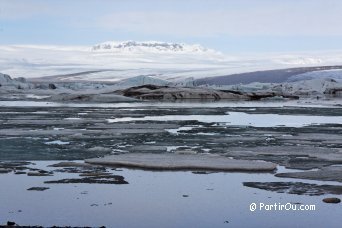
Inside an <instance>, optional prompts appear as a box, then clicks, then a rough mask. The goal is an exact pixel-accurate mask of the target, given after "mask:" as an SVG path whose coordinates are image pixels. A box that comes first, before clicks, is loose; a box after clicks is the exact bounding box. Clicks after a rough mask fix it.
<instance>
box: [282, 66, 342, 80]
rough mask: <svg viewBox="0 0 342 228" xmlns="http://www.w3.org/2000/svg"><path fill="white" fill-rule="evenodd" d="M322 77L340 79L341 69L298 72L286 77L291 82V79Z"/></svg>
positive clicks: (341, 77) (341, 78) (341, 75)
mask: <svg viewBox="0 0 342 228" xmlns="http://www.w3.org/2000/svg"><path fill="white" fill-rule="evenodd" d="M324 78H330V79H334V80H340V81H342V69H337V70H321V71H313V72H307V73H304V74H298V75H295V76H292V77H290V78H289V79H288V81H289V82H292V81H301V80H311V79H324Z"/></svg>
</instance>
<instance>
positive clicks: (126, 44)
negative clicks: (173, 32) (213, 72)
mask: <svg viewBox="0 0 342 228" xmlns="http://www.w3.org/2000/svg"><path fill="white" fill-rule="evenodd" d="M92 50H93V51H105V52H108V51H110V52H119V53H120V52H150V53H151V52H152V53H163V52H169V53H210V54H218V55H219V54H221V53H219V52H217V51H214V50H212V49H207V48H204V47H202V46H201V45H199V44H192V45H189V44H184V43H167V42H159V41H144V42H137V41H122V42H116V41H110V42H104V43H101V44H97V45H94V46H93V47H92Z"/></svg>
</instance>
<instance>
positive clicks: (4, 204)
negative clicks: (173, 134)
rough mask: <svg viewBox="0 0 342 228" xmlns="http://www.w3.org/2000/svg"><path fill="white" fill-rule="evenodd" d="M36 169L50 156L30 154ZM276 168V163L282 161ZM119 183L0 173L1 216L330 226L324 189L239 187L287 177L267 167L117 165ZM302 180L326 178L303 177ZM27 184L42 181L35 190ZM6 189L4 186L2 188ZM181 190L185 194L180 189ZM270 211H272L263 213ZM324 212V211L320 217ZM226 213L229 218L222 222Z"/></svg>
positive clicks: (140, 223) (334, 219) (334, 220)
mask: <svg viewBox="0 0 342 228" xmlns="http://www.w3.org/2000/svg"><path fill="white" fill-rule="evenodd" d="M35 163H36V164H37V165H36V166H33V167H38V168H41V169H44V170H47V171H49V170H52V169H53V168H51V167H46V166H47V165H49V164H53V163H55V162H53V161H49V162H41V161H39V162H35ZM282 170H284V169H283V168H282ZM110 172H113V173H114V174H117V175H122V176H124V177H125V180H126V181H128V182H129V184H126V185H110V184H109V185H107V184H102V185H101V184H44V183H43V182H44V181H46V180H57V179H62V178H76V177H78V174H71V173H57V172H54V176H47V177H29V176H26V175H14V174H12V173H11V174H2V175H0V181H1V183H6V187H1V188H0V202H1V204H0V214H1V221H0V222H1V223H4V221H8V220H9V221H15V222H17V223H18V224H21V225H27V224H29V225H44V226H52V225H59V226H66V225H71V226H102V225H105V226H107V227H227V226H228V225H229V226H231V227H258V226H262V227H279V226H281V227H338V226H339V225H340V216H341V214H340V212H341V210H340V208H341V206H340V205H328V204H324V203H322V198H324V197H327V196H299V195H289V194H285V193H275V192H268V191H264V190H258V189H253V188H247V187H243V185H242V182H247V181H260V182H263V181H293V179H286V178H281V179H280V178H277V177H274V176H273V175H272V174H248V173H212V174H207V175H205V174H193V173H191V172H150V171H139V170H128V169H123V170H122V171H110ZM304 182H306V183H326V184H327V182H319V181H316V182H314V181H304ZM31 187H50V189H48V190H46V191H43V192H38V191H27V190H26V189H28V188H31ZM9 189H10V191H8V190H9ZM184 195H186V196H188V197H184ZM259 202H262V203H265V204H274V203H282V204H285V203H289V202H290V203H302V204H314V205H316V211H255V212H251V211H250V210H249V205H250V204H251V203H259ZM270 218H272V219H270ZM322 218H327V219H322ZM225 221H228V222H229V223H225Z"/></svg>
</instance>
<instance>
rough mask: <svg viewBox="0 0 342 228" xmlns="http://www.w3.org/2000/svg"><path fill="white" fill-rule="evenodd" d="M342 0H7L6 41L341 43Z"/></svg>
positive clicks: (242, 46)
mask: <svg viewBox="0 0 342 228" xmlns="http://www.w3.org/2000/svg"><path fill="white" fill-rule="evenodd" d="M341 12H342V1H340V0H188V1H185V0H183V1H178V0H172V1H171V0H163V1H161V0H160V1H156V0H155V1H154V0H113V1H109V0H97V1H96V0H73V1H71V0H21V1H19V0H0V44H63V45H64V44H65V45H93V44H96V43H100V42H104V41H108V40H138V41H142V40H160V41H167V42H186V43H199V44H202V45H203V46H206V47H210V48H214V49H217V50H220V51H222V52H225V53H243V52H298V51H317V50H331V49H340V50H342V42H341V41H342V26H341V23H342V13H341Z"/></svg>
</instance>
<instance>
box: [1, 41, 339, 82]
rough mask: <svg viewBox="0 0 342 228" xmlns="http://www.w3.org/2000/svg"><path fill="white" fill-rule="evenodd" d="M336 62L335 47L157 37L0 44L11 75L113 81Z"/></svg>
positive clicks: (4, 67) (3, 62)
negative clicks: (279, 49)
mask: <svg viewBox="0 0 342 228" xmlns="http://www.w3.org/2000/svg"><path fill="white" fill-rule="evenodd" d="M341 62H342V52H338V51H335V52H320V53H295V54H286V53H281V54H243V55H242V54H241V55H227V54H222V53H220V52H219V51H216V50H212V49H209V48H205V47H202V46H201V45H198V44H183V43H179V44H178V43H167V42H158V41H146V42H137V41H122V42H115V41H111V42H104V43H101V44H97V45H94V46H53V45H6V46H0V72H2V73H5V74H9V75H11V76H12V77H14V78H16V77H25V78H39V77H43V76H56V75H58V76H59V77H58V79H57V80H59V81H71V80H77V81H79V80H85V81H87V80H88V81H89V80H90V81H112V82H115V81H119V80H122V79H127V78H130V77H137V76H142V75H144V76H152V77H158V78H160V79H163V80H169V81H177V80H178V81H179V80H180V79H185V78H195V79H197V78H202V77H210V76H221V75H229V74H234V73H243V72H251V71H259V70H271V69H281V68H289V67H304V66H317V65H335V64H340V63H341ZM75 73H77V74H76V75H70V74H75ZM50 79H51V80H52V79H55V78H50Z"/></svg>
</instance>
